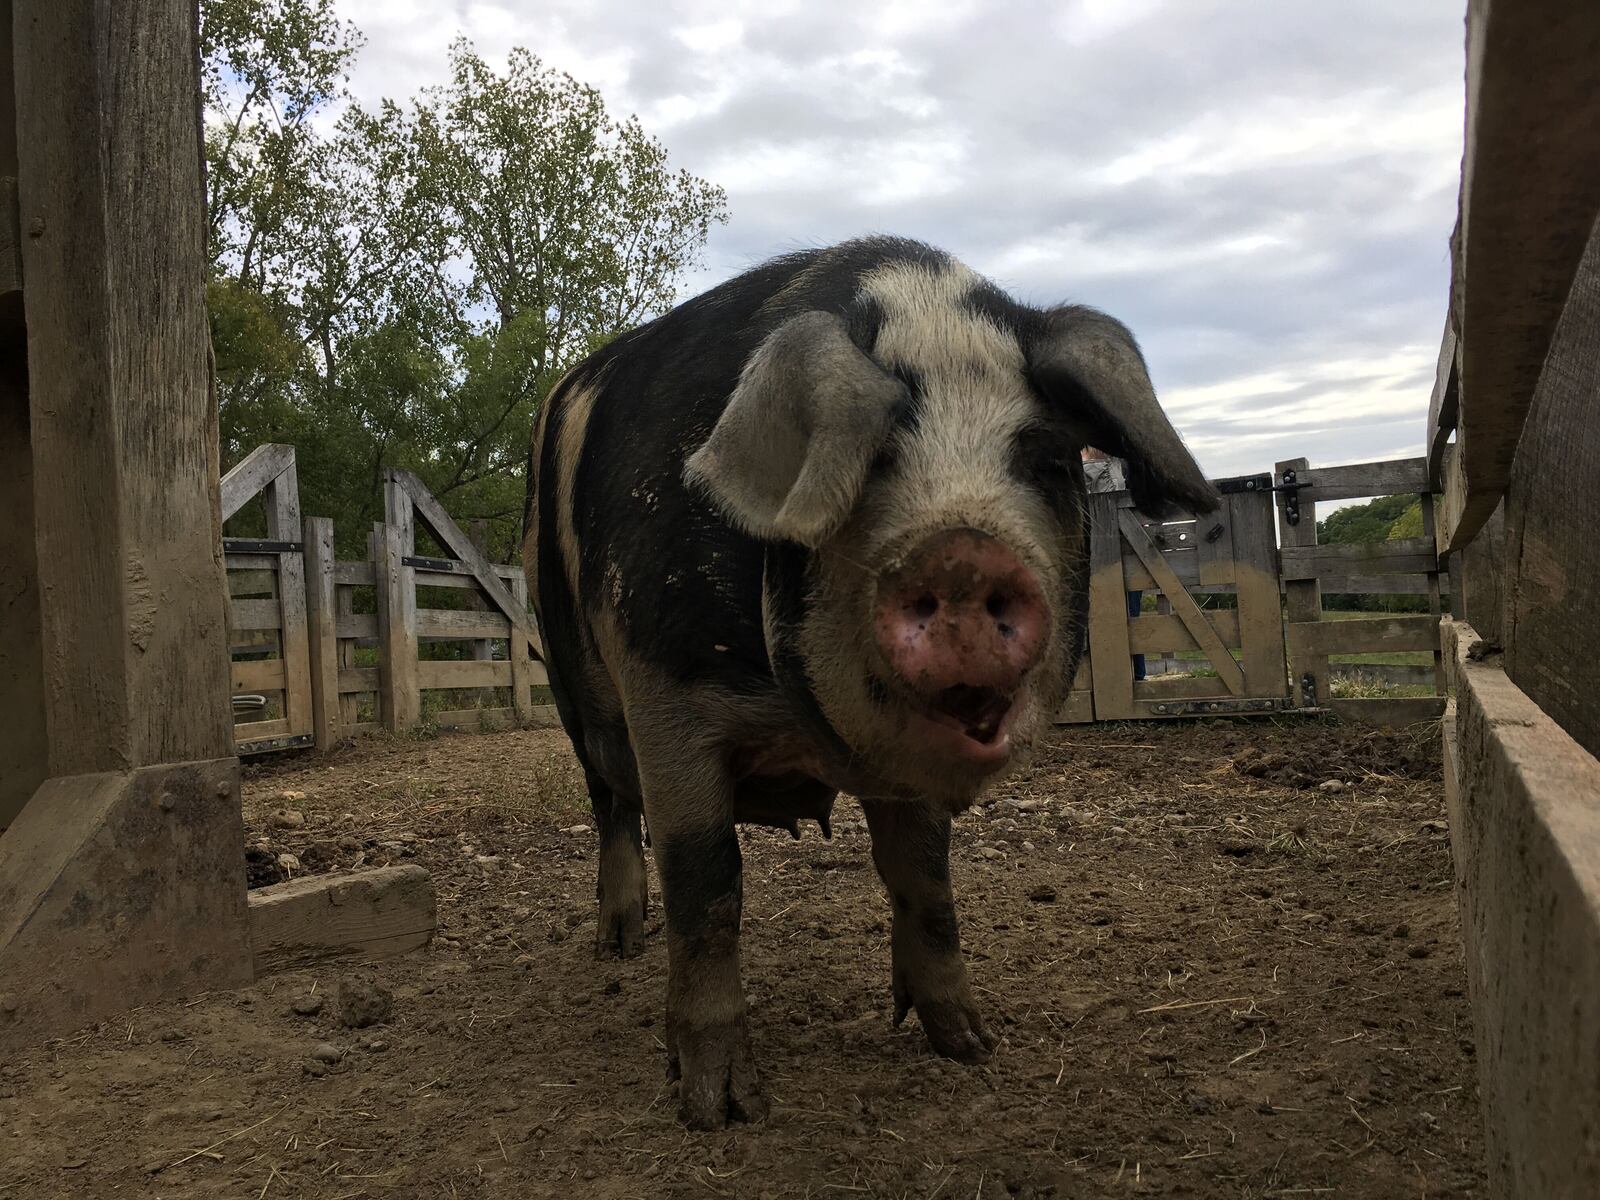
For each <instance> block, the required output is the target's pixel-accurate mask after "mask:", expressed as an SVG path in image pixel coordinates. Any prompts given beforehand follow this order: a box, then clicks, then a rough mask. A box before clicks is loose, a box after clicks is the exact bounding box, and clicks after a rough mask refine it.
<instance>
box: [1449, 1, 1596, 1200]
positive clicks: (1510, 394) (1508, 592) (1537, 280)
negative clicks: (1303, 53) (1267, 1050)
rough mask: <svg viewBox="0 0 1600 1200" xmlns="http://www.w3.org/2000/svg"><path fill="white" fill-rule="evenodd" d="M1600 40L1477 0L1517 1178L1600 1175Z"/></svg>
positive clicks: (1472, 398) (1475, 103) (1486, 424)
mask: <svg viewBox="0 0 1600 1200" xmlns="http://www.w3.org/2000/svg"><path fill="white" fill-rule="evenodd" d="M1596 62H1600V6H1597V5H1595V4H1592V3H1590V4H1578V3H1558V2H1555V0H1527V2H1526V3H1520V4H1513V3H1509V2H1508V0H1492V3H1491V2H1489V0H1473V2H1472V3H1471V4H1470V6H1469V11H1468V19H1467V71H1466V85H1467V86H1466V98H1467V120H1466V145H1465V153H1464V155H1463V159H1462V177H1461V190H1460V207H1459V212H1458V216H1457V225H1456V231H1455V235H1454V237H1453V239H1452V266H1453V271H1452V279H1451V288H1450V300H1449V310H1448V314H1447V317H1446V321H1445V331H1444V336H1443V339H1442V343H1441V346H1440V351H1439V359H1438V370H1437V375H1436V379H1435V385H1434V392H1433V402H1432V404H1431V406H1430V411H1429V417H1428V428H1427V431H1426V443H1425V444H1426V446H1427V448H1428V468H1429V473H1430V478H1431V480H1432V482H1433V485H1434V487H1435V490H1437V491H1439V492H1440V493H1441V495H1442V503H1441V511H1440V516H1439V529H1438V540H1439V545H1440V547H1441V550H1442V551H1443V552H1445V553H1446V554H1447V555H1448V562H1449V567H1450V575H1451V580H1452V587H1451V588H1450V595H1451V609H1452V614H1453V618H1454V619H1453V620H1451V621H1449V622H1447V623H1446V627H1445V642H1446V649H1447V654H1446V660H1445V661H1446V667H1447V669H1448V671H1449V675H1450V691H1451V707H1450V710H1449V711H1448V712H1447V714H1446V717H1445V720H1444V723H1443V728H1444V751H1445V791H1446V796H1447V799H1448V803H1449V813H1450V838H1451V846H1452V851H1453V853H1454V858H1455V868H1456V877H1457V884H1458V892H1457V894H1458V896H1459V897H1460V901H1461V925H1462V933H1463V937H1464V940H1465V942H1466V950H1467V954H1466V960H1467V981H1468V985H1469V990H1470V993H1471V996H1472V1009H1473V1021H1474V1025H1475V1026H1476V1034H1477V1036H1476V1045H1477V1048H1478V1053H1477V1061H1478V1069H1479V1080H1480V1085H1481V1089H1480V1090H1481V1094H1482V1097H1483V1112H1484V1120H1485V1125H1486V1130H1487V1134H1488V1137H1487V1139H1486V1142H1487V1145H1486V1149H1487V1155H1486V1157H1487V1161H1488V1169H1489V1183H1490V1192H1491V1194H1493V1195H1498V1196H1517V1197H1521V1196H1595V1195H1600V1072H1597V1071H1596V1070H1595V1065H1596V1063H1600V999H1597V998H1600V759H1597V757H1596V756H1597V755H1600V701H1597V700H1596V698H1595V689H1594V688H1593V687H1592V686H1590V685H1589V681H1588V678H1587V670H1586V668H1587V663H1588V662H1589V661H1590V660H1591V659H1592V657H1593V651H1594V647H1595V645H1596V643H1597V641H1600V621H1597V620H1596V617H1595V613H1596V599H1597V596H1600V537H1597V536H1596V533H1595V530H1596V526H1597V524H1600V420H1597V419H1596V417H1597V414H1600V335H1597V330H1600V220H1597V217H1600V88H1597V87H1596V86H1595V63H1596ZM1452 435H1453V436H1454V440H1453V441H1452Z"/></svg>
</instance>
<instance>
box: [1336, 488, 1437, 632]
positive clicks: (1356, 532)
mask: <svg viewBox="0 0 1600 1200" xmlns="http://www.w3.org/2000/svg"><path fill="white" fill-rule="evenodd" d="M1422 536H1423V532H1422V501H1421V500H1420V499H1419V498H1418V497H1416V496H1413V495H1404V496H1380V497H1379V498H1378V499H1376V500H1369V501H1367V502H1366V503H1365V504H1351V505H1347V506H1346V507H1344V508H1341V509H1339V510H1338V511H1337V512H1334V513H1331V514H1330V515H1329V516H1328V517H1326V518H1325V519H1323V520H1321V521H1318V522H1317V540H1318V541H1319V542H1321V543H1323V544H1324V545H1327V544H1334V545H1339V544H1343V545H1350V544H1367V545H1370V544H1374V543H1377V542H1385V541H1390V540H1392V539H1394V538H1408V537H1422ZM1323 604H1324V606H1325V607H1327V608H1330V609H1344V610H1352V609H1354V610H1361V611H1365V612H1424V611H1426V610H1427V607H1428V606H1427V601H1426V600H1425V599H1424V598H1423V597H1421V596H1409V595H1404V594H1393V595H1389V594H1384V595H1364V594H1359V593H1332V594H1329V595H1326V596H1324V597H1323Z"/></svg>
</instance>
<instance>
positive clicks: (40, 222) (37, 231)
mask: <svg viewBox="0 0 1600 1200" xmlns="http://www.w3.org/2000/svg"><path fill="white" fill-rule="evenodd" d="M28 236H29V237H31V238H37V237H43V236H44V218H43V217H34V218H33V219H32V220H31V221H29V222H28Z"/></svg>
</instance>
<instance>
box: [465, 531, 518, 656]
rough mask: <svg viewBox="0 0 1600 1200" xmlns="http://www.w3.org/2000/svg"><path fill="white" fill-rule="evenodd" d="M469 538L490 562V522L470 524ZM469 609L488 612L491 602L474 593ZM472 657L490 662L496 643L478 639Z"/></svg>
mask: <svg viewBox="0 0 1600 1200" xmlns="http://www.w3.org/2000/svg"><path fill="white" fill-rule="evenodd" d="M467 536H468V537H469V538H470V539H471V540H472V548H473V549H474V550H476V551H477V552H478V553H479V554H481V555H483V559H484V561H485V562H488V561H489V522H487V521H483V520H478V521H472V522H469V523H468V525H467ZM524 590H526V585H524ZM467 607H468V608H470V609H472V610H473V611H474V612H487V611H488V609H489V602H488V601H487V600H485V599H484V598H483V596H482V595H481V594H480V593H478V592H476V591H472V592H468V593H467ZM472 657H473V658H474V659H476V660H477V661H478V662H489V661H490V660H492V659H493V658H494V642H493V641H492V640H491V639H489V638H478V639H476V640H475V641H474V642H473V643H472ZM511 661H512V662H515V661H516V655H515V654H513V655H512V657H511Z"/></svg>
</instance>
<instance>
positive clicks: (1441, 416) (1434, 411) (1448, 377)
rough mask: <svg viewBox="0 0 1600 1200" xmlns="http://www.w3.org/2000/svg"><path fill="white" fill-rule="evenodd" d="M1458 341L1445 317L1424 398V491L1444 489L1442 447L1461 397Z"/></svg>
mask: <svg viewBox="0 0 1600 1200" xmlns="http://www.w3.org/2000/svg"><path fill="white" fill-rule="evenodd" d="M1459 346H1460V343H1459V341H1458V340H1457V339H1456V331H1455V325H1454V323H1453V321H1452V320H1451V318H1450V317H1449V316H1446V317H1445V325H1444V339H1443V340H1442V341H1441V342H1440V344H1439V365H1438V367H1437V368H1436V370H1435V373H1434V379H1433V396H1432V398H1431V399H1430V400H1429V401H1428V438H1427V445H1428V454H1427V459H1428V490H1429V491H1430V492H1440V491H1443V490H1444V460H1445V447H1446V446H1448V445H1449V444H1450V435H1451V434H1452V433H1454V432H1455V428H1456V413H1457V411H1458V403H1459V400H1460V396H1461V386H1460V385H1461V369H1460V368H1461V359H1460V355H1459Z"/></svg>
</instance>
